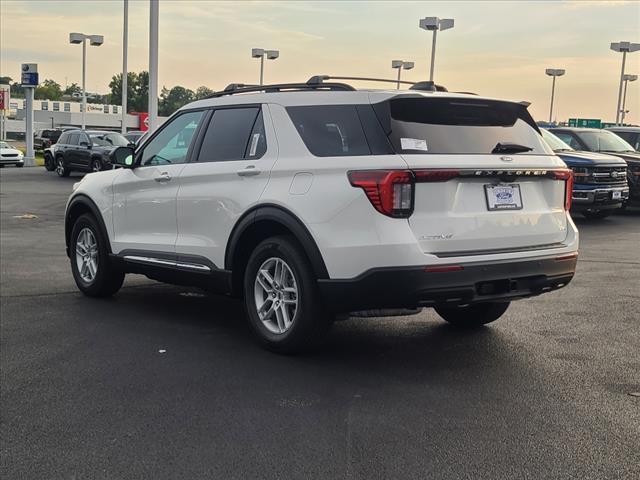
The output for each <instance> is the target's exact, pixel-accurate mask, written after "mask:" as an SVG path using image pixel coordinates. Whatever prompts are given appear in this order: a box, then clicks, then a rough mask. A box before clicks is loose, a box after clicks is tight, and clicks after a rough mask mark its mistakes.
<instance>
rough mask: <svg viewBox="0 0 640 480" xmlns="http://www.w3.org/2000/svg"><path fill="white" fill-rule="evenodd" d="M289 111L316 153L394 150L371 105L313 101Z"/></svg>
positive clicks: (325, 155)
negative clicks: (317, 103) (311, 103)
mask: <svg viewBox="0 0 640 480" xmlns="http://www.w3.org/2000/svg"><path fill="white" fill-rule="evenodd" d="M287 112H288V113H289V116H290V117H291V120H292V121H293V124H294V125H295V127H296V130H297V131H298V133H299V134H300V137H301V138H302V141H303V142H304V144H305V145H306V146H307V148H308V149H309V151H310V152H311V153H312V154H313V155H315V156H316V157H344V156H357V155H371V154H373V155H380V154H385V153H393V151H392V150H391V149H390V147H389V146H388V142H387V140H386V139H385V138H384V132H383V131H382V129H381V127H380V125H379V124H378V122H377V120H376V118H375V114H374V113H373V111H372V110H371V106H369V105H309V106H300V107H287ZM365 129H367V133H366V135H365ZM375 129H378V131H375ZM368 137H370V141H368Z"/></svg>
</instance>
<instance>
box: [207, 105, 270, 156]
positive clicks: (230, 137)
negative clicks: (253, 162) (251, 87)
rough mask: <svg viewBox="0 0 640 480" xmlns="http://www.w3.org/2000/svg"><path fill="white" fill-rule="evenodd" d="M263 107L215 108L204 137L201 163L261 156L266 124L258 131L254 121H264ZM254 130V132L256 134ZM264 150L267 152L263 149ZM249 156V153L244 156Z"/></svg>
mask: <svg viewBox="0 0 640 480" xmlns="http://www.w3.org/2000/svg"><path fill="white" fill-rule="evenodd" d="M259 112H260V109H259V108H257V107H251V108H229V109H222V110H216V111H215V112H214V113H213V117H212V118H211V122H209V127H208V128H207V132H206V134H205V136H204V139H203V140H202V148H201V149H200V154H199V155H198V161H199V162H221V161H225V160H242V159H244V158H259V156H261V154H260V155H259V152H258V147H259V146H260V144H261V143H263V144H264V145H266V143H265V142H264V126H262V129H261V130H260V131H258V130H255V124H256V123H258V120H259V123H260V124H262V123H263V122H262V116H261V115H260V118H257V117H258V113H259ZM254 130H255V133H254ZM263 153H264V152H263ZM245 155H246V156H245Z"/></svg>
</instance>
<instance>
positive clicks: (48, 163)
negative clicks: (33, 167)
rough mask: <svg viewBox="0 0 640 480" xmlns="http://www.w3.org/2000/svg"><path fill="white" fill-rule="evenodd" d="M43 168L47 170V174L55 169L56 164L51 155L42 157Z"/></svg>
mask: <svg viewBox="0 0 640 480" xmlns="http://www.w3.org/2000/svg"><path fill="white" fill-rule="evenodd" d="M44 168H46V169H47V172H53V171H54V170H55V169H56V164H55V162H54V161H53V158H52V157H51V155H45V156H44Z"/></svg>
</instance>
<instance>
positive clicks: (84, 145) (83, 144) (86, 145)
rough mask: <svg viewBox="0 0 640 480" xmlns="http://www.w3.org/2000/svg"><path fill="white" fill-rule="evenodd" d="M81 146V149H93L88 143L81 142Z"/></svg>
mask: <svg viewBox="0 0 640 480" xmlns="http://www.w3.org/2000/svg"><path fill="white" fill-rule="evenodd" d="M80 146H81V147H87V148H88V149H91V145H89V144H88V143H87V142H80Z"/></svg>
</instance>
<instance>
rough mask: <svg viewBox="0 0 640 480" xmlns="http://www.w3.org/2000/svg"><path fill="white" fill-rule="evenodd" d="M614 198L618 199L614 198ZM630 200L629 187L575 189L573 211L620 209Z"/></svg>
mask: <svg viewBox="0 0 640 480" xmlns="http://www.w3.org/2000/svg"><path fill="white" fill-rule="evenodd" d="M614 196H616V197H618V198H614ZM628 199H629V187H626V186H625V187H596V188H593V189H585V188H581V189H574V191H573V195H572V203H571V210H573V211H581V210H591V209H595V208H597V209H600V210H605V209H611V208H620V207H621V206H622V203H623V202H626V201H627V200H628Z"/></svg>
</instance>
